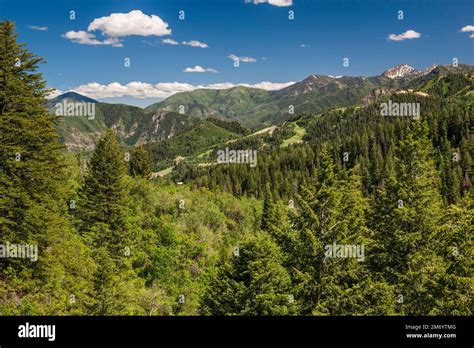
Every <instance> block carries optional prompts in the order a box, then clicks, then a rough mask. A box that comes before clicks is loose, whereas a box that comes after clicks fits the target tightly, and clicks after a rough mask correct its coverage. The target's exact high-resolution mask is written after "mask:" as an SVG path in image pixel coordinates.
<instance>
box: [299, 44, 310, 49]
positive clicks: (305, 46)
mask: <svg viewBox="0 0 474 348" xmlns="http://www.w3.org/2000/svg"><path fill="white" fill-rule="evenodd" d="M300 47H301V48H308V47H309V45H307V44H301V45H300Z"/></svg>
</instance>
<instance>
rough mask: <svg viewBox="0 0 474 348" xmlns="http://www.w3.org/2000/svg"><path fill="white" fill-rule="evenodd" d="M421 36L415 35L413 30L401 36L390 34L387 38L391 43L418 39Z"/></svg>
mask: <svg viewBox="0 0 474 348" xmlns="http://www.w3.org/2000/svg"><path fill="white" fill-rule="evenodd" d="M420 36H421V34H420V33H417V32H416V31H414V30H407V31H405V32H404V33H402V34H399V35H396V34H390V35H389V36H388V39H389V40H391V41H403V40H408V39H418V38H419V37H420Z"/></svg>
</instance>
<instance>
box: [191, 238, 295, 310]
mask: <svg viewBox="0 0 474 348" xmlns="http://www.w3.org/2000/svg"><path fill="white" fill-rule="evenodd" d="M281 259H282V254H281V251H280V250H279V248H278V246H277V245H276V244H275V243H274V242H273V241H272V240H271V238H270V237H268V236H267V235H265V234H257V235H256V236H255V237H254V238H252V239H251V240H249V241H247V242H245V243H243V244H242V246H241V247H239V248H238V249H236V250H234V256H233V258H232V260H231V261H230V262H226V263H224V264H222V265H221V266H220V267H219V268H218V269H217V271H215V272H214V274H213V275H212V276H211V279H210V284H209V286H208V288H207V290H206V292H205V293H204V295H203V297H202V298H201V305H200V311H201V313H202V314H207V315H291V314H294V313H295V311H296V308H297V302H296V300H295V297H294V295H293V294H292V293H291V290H290V277H289V276H288V273H287V272H286V270H285V268H284V267H283V266H282V265H281Z"/></svg>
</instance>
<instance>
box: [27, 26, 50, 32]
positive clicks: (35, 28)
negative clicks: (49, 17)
mask: <svg viewBox="0 0 474 348" xmlns="http://www.w3.org/2000/svg"><path fill="white" fill-rule="evenodd" d="M28 28H30V29H32V30H39V31H47V30H48V27H38V26H36V25H29V26H28Z"/></svg>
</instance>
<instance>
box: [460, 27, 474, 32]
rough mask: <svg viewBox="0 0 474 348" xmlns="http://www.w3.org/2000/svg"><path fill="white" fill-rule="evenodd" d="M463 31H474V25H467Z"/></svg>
mask: <svg viewBox="0 0 474 348" xmlns="http://www.w3.org/2000/svg"><path fill="white" fill-rule="evenodd" d="M461 31H462V32H463V33H466V32H470V31H474V25H466V26H464V27H462V28H461Z"/></svg>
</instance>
